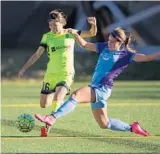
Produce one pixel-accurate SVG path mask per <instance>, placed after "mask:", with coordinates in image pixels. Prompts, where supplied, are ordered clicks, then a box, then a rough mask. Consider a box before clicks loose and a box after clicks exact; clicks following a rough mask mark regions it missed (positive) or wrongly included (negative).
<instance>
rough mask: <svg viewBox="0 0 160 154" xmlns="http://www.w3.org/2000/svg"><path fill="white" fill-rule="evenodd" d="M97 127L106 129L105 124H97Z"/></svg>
mask: <svg viewBox="0 0 160 154" xmlns="http://www.w3.org/2000/svg"><path fill="white" fill-rule="evenodd" d="M99 127H100V128H101V129H106V128H107V126H106V125H105V124H99Z"/></svg>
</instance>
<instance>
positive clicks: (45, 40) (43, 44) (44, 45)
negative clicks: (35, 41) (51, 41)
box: [40, 34, 47, 49]
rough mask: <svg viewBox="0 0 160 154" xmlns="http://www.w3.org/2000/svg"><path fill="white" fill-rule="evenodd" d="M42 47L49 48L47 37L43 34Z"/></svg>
mask: <svg viewBox="0 0 160 154" xmlns="http://www.w3.org/2000/svg"><path fill="white" fill-rule="evenodd" d="M40 46H42V47H44V48H45V49H46V48H47V35H46V34H43V36H42V39H41V42H40Z"/></svg>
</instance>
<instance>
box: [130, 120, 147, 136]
mask: <svg viewBox="0 0 160 154" xmlns="http://www.w3.org/2000/svg"><path fill="white" fill-rule="evenodd" d="M131 131H132V132H133V133H135V134H139V135H142V136H150V134H149V133H148V132H147V131H146V130H144V129H143V128H141V126H140V125H139V123H138V122H133V124H131Z"/></svg>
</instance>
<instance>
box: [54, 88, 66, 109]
mask: <svg viewBox="0 0 160 154" xmlns="http://www.w3.org/2000/svg"><path fill="white" fill-rule="evenodd" d="M67 92H68V90H67V89H66V87H64V86H59V87H56V90H55V95H54V98H53V103H52V105H53V109H52V111H53V112H56V111H57V109H58V108H59V107H60V105H61V104H63V102H64V98H65V96H66V94H67Z"/></svg>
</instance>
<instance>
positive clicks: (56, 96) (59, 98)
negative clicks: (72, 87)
mask: <svg viewBox="0 0 160 154" xmlns="http://www.w3.org/2000/svg"><path fill="white" fill-rule="evenodd" d="M61 99H62V98H61V96H60V95H58V94H57V95H55V96H54V101H59V100H61Z"/></svg>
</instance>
